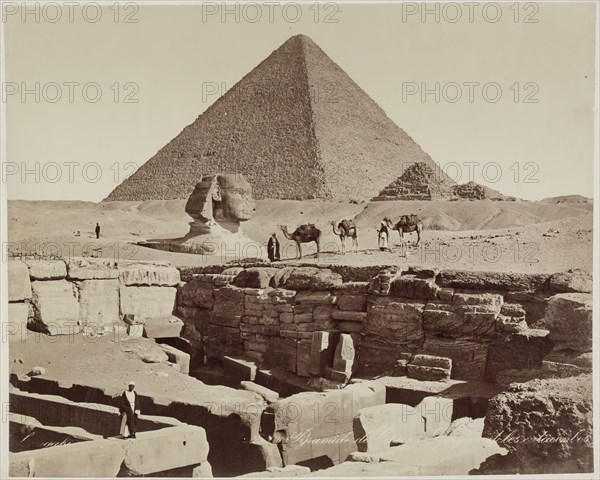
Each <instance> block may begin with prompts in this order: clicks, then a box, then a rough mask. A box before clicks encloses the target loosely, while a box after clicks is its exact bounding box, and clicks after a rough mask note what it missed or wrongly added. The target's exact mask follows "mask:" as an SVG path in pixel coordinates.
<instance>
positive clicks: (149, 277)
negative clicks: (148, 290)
mask: <svg viewBox="0 0 600 480" xmlns="http://www.w3.org/2000/svg"><path fill="white" fill-rule="evenodd" d="M118 270H119V280H120V281H121V283H122V284H123V285H128V286H130V285H140V286H148V287H149V286H162V287H174V286H176V285H177V284H178V283H179V282H180V280H181V278H180V276H179V270H177V269H176V268H175V267H171V266H167V265H160V264H159V265H157V264H152V263H120V264H119V265H118Z"/></svg>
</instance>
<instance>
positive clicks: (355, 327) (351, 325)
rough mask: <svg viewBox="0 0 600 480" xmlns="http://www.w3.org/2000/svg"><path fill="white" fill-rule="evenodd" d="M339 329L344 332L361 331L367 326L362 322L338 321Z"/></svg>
mask: <svg viewBox="0 0 600 480" xmlns="http://www.w3.org/2000/svg"><path fill="white" fill-rule="evenodd" d="M336 328H337V330H339V331H340V332H343V333H361V332H362V331H363V330H364V328H365V326H364V325H363V324H362V323H361V322H346V321H343V322H337V324H336Z"/></svg>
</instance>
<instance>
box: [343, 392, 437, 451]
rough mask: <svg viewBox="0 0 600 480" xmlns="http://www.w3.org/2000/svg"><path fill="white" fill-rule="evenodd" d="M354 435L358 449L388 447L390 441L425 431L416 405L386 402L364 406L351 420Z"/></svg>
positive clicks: (403, 440) (410, 436)
mask: <svg viewBox="0 0 600 480" xmlns="http://www.w3.org/2000/svg"><path fill="white" fill-rule="evenodd" d="M353 431H354V438H355V440H356V444H357V446H358V451H360V452H373V451H377V450H383V449H385V448H389V447H390V444H391V442H392V441H394V442H399V443H405V442H407V441H409V440H410V439H411V438H413V437H416V436H417V435H420V434H422V433H423V432H425V422H424V420H423V417H422V416H421V414H420V412H419V410H418V409H417V408H414V407H411V406H409V405H404V404H401V403H388V404H384V405H376V406H373V407H367V408H363V409H361V410H359V411H358V413H357V414H356V417H355V418H354V423H353Z"/></svg>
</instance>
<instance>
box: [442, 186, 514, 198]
mask: <svg viewBox="0 0 600 480" xmlns="http://www.w3.org/2000/svg"><path fill="white" fill-rule="evenodd" d="M453 192H454V196H455V197H458V198H460V199H463V200H485V199H489V200H513V197H507V196H506V195H503V194H501V193H500V192H499V191H498V190H494V189H493V188H489V187H486V186H484V185H480V184H479V183H475V182H468V183H463V184H462V185H455V186H454V189H453Z"/></svg>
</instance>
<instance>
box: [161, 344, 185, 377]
mask: <svg viewBox="0 0 600 480" xmlns="http://www.w3.org/2000/svg"><path fill="white" fill-rule="evenodd" d="M157 345H158V346H159V347H160V348H161V349H163V350H164V352H165V353H166V354H167V357H168V359H169V362H171V363H175V364H177V365H179V371H180V372H181V373H185V374H186V375H187V374H188V373H190V354H189V353H186V352H182V351H181V350H179V349H177V348H175V347H172V346H171V345H167V344H164V343H157Z"/></svg>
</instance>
